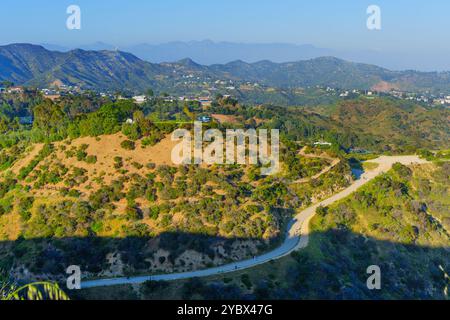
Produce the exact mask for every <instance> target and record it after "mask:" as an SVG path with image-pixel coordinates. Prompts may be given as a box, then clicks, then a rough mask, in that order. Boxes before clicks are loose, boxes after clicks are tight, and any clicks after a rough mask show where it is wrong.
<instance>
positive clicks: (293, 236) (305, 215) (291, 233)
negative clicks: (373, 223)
mask: <svg viewBox="0 0 450 320" xmlns="http://www.w3.org/2000/svg"><path fill="white" fill-rule="evenodd" d="M370 162H375V163H378V167H377V168H376V169H374V170H371V171H369V172H366V173H364V174H363V175H362V176H361V178H360V179H359V180H356V181H355V182H354V183H353V184H352V185H351V186H349V187H348V188H347V189H345V190H343V191H342V192H339V193H337V194H335V195H333V196H332V197H330V198H328V199H326V200H323V201H321V202H319V203H317V204H315V205H313V206H311V207H309V208H307V209H305V210H303V211H301V212H300V213H299V214H298V215H297V216H296V217H295V218H294V219H293V220H292V221H291V222H290V224H289V225H288V232H287V234H286V239H285V240H284V242H283V244H282V245H281V246H280V247H278V248H276V249H274V250H273V251H270V252H268V253H265V254H263V255H260V256H258V257H255V258H254V259H248V260H244V261H239V262H233V263H230V264H227V265H223V266H219V267H214V268H210V269H205V270H198V271H192V272H183V273H172V274H162V275H153V276H140V277H130V278H114V279H101V280H90V281H83V282H82V283H81V287H82V288H92V287H103V286H114V285H121V284H137V283H143V282H145V281H149V280H153V281H163V280H164V281H172V280H180V279H189V278H200V277H207V276H212V275H219V274H225V273H230V272H235V271H237V270H243V269H248V268H251V267H255V266H257V265H260V264H263V263H266V262H269V261H271V260H277V259H280V258H282V257H284V256H287V255H289V254H291V253H292V252H293V251H296V250H300V249H302V248H305V247H306V246H307V245H308V241H309V222H310V221H311V219H312V218H313V217H314V215H315V213H316V209H317V208H318V207H319V206H329V205H331V204H332V203H334V202H336V201H338V200H341V199H343V198H345V197H347V196H349V195H350V194H352V193H353V192H355V191H356V190H357V189H359V188H360V187H361V186H363V185H364V184H366V183H367V182H369V181H370V180H372V179H374V178H375V177H377V176H378V175H380V174H381V173H384V172H387V171H388V170H389V169H391V167H392V165H393V164H394V163H396V162H400V163H402V164H405V165H409V164H413V163H426V161H425V160H421V159H419V158H418V157H417V156H393V157H387V156H382V157H380V158H378V159H375V160H371V161H370Z"/></svg>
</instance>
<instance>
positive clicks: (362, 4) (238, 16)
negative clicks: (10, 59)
mask: <svg viewBox="0 0 450 320" xmlns="http://www.w3.org/2000/svg"><path fill="white" fill-rule="evenodd" d="M69 5H78V6H79V7H80V9H81V30H68V29H67V27H66V20H67V18H68V16H69V15H68V14H67V13H66V10H67V7H68V6H69ZM369 5H378V6H379V7H380V9H381V27H382V28H381V30H368V28H367V26H366V20H367V18H368V14H367V13H366V10H367V7H368V6H369ZM449 14H450V1H448V0H427V1H423V0H394V1H392V0H371V1H366V0H345V1H336V0H308V1H306V0H160V1H156V0H127V1H124V0H122V1H120V0H70V1H67V0H57V1H55V0H39V1H36V0H1V5H0V30H1V32H0V44H9V43H17V42H27V43H36V44H40V43H50V44H57V45H62V46H70V47H74V46H77V45H86V44H89V43H94V42H97V41H101V42H105V43H109V44H113V45H117V46H125V45H133V44H139V43H164V42H169V41H190V40H205V39H210V40H213V41H230V42H244V43H274V42H281V43H293V44H312V45H314V46H317V47H323V48H331V49H338V50H375V51H379V52H383V53H391V52H392V53H402V54H405V55H407V54H415V55H423V57H424V59H426V58H428V59H438V58H437V57H440V58H439V59H443V58H442V57H444V56H448V54H449V53H450V41H449V39H448V37H449V30H450V19H449V18H448V16H449Z"/></svg>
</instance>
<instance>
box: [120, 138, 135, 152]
mask: <svg viewBox="0 0 450 320" xmlns="http://www.w3.org/2000/svg"><path fill="white" fill-rule="evenodd" d="M120 146H121V147H122V148H124V149H125V150H134V149H136V144H135V143H134V142H133V141H131V140H125V141H123V142H122V143H121V144H120Z"/></svg>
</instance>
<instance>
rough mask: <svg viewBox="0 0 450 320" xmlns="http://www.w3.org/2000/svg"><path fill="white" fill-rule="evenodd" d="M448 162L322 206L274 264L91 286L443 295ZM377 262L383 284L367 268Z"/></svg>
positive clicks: (109, 295)
mask: <svg viewBox="0 0 450 320" xmlns="http://www.w3.org/2000/svg"><path fill="white" fill-rule="evenodd" d="M448 175H449V166H448V163H439V162H438V163H434V164H422V165H414V166H409V167H406V166H403V165H400V164H398V165H395V166H394V168H393V169H392V170H391V171H390V172H388V173H387V174H384V175H382V176H380V177H378V178H376V179H375V180H374V181H372V182H369V183H368V184H367V185H366V186H364V187H363V188H362V189H360V190H358V192H356V193H355V194H353V195H351V196H349V197H348V198H346V199H344V200H342V201H340V202H338V203H336V204H333V205H332V206H330V207H326V208H319V209H318V211H319V212H318V214H317V216H316V217H315V218H313V220H312V222H311V228H312V234H311V235H310V240H309V246H308V247H307V248H305V249H303V250H302V251H299V252H298V253H295V254H292V255H291V256H290V257H285V258H283V259H281V260H278V261H275V262H273V263H269V264H265V265H261V266H257V267H254V268H252V269H250V270H242V271H237V272H235V273H232V274H227V275H219V276H212V277H209V278H206V279H190V280H183V281H176V282H151V281H149V282H146V283H144V284H142V285H141V286H139V289H138V290H137V289H136V287H134V288H133V289H132V288H131V286H126V285H124V286H119V287H115V288H114V289H115V290H111V288H110V287H108V288H95V289H88V290H83V292H81V293H75V294H74V298H83V299H85V298H94V297H95V298H99V297H100V298H102V299H123V298H124V297H126V298H127V299H186V298H188V297H191V296H195V297H196V298H197V299H218V300H220V299H237V298H238V299H248V300H253V299H256V300H264V299H269V300H270V299H287V300H307V299H325V300H334V299H344V300H348V299H350V300H354V299H356V300H359V299H363V300H367V299H368V300H371V299H381V300H384V299H415V300H421V299H445V298H446V297H448V295H446V291H445V288H446V287H448V280H446V279H445V272H446V273H447V274H448V268H449V264H450V260H449V255H448V250H449V243H450V234H449V232H448V231H449V229H448V228H449V227H450V225H449V221H450V220H449V219H450V203H449V201H448V199H449V192H450V189H449V188H450V186H449V180H448ZM371 265H378V266H379V267H380V268H381V286H382V287H381V290H368V288H367V286H366V280H367V277H368V276H369V275H368V274H367V272H366V270H367V268H368V267H369V266H371Z"/></svg>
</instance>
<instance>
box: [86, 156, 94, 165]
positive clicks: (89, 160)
mask: <svg viewBox="0 0 450 320" xmlns="http://www.w3.org/2000/svg"><path fill="white" fill-rule="evenodd" d="M86 162H87V163H89V164H96V163H97V157H96V156H88V157H87V158H86Z"/></svg>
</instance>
